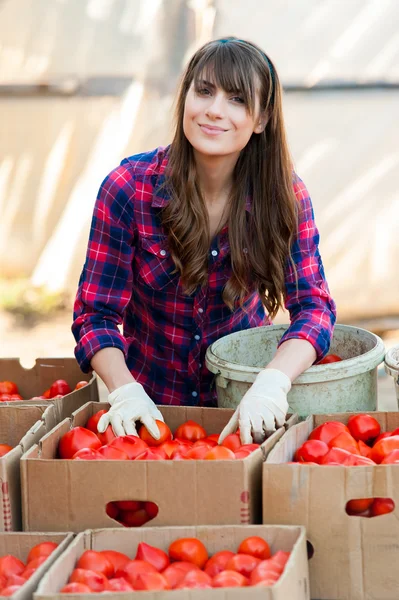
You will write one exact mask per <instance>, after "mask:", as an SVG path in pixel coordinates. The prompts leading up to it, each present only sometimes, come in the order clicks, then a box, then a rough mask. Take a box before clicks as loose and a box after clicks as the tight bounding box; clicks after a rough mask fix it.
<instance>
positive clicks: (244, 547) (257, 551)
mask: <svg viewBox="0 0 399 600" xmlns="http://www.w3.org/2000/svg"><path fill="white" fill-rule="evenodd" d="M237 553H239V554H250V555H251V556H255V558H261V559H262V560H265V559H266V558H270V554H271V552H270V546H269V544H268V543H267V542H266V540H264V539H263V538H261V537H259V536H257V535H253V536H251V537H247V538H245V540H243V541H242V542H241V544H240V545H239V546H238V550H237Z"/></svg>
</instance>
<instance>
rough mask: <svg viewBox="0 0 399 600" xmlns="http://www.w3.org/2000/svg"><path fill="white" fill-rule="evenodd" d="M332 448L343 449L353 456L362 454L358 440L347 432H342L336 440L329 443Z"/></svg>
mask: <svg viewBox="0 0 399 600" xmlns="http://www.w3.org/2000/svg"><path fill="white" fill-rule="evenodd" d="M328 446H329V447H330V448H342V449H343V450H347V451H348V452H351V453H352V454H358V455H359V454H360V451H359V447H358V445H357V442H356V440H355V439H354V438H353V437H352V436H351V434H350V433H348V432H347V431H341V433H339V434H338V435H337V436H335V438H333V439H332V440H330V441H329V442H328Z"/></svg>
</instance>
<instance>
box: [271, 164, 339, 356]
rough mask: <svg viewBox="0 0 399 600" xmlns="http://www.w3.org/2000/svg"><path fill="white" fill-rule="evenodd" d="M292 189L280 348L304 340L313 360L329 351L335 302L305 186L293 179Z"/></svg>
mask: <svg viewBox="0 0 399 600" xmlns="http://www.w3.org/2000/svg"><path fill="white" fill-rule="evenodd" d="M294 190H295V195H296V197H297V200H298V232H297V236H296V239H295V241H294V243H293V245H292V248H291V256H292V260H293V263H294V265H295V268H296V275H295V269H294V268H293V265H292V263H291V261H290V260H288V261H287V264H286V273H285V285H286V298H285V307H286V309H287V310H288V311H289V313H290V321H291V324H290V327H289V328H288V329H287V331H286V333H285V334H284V335H283V337H282V338H281V340H280V342H279V345H281V344H282V343H283V342H285V341H286V340H289V339H295V338H296V339H304V340H307V341H308V342H310V343H311V344H312V346H313V347H314V348H315V350H316V353H317V359H316V361H319V360H321V359H322V358H323V356H325V355H326V354H327V352H328V350H329V348H330V343H331V337H332V334H333V329H334V324H335V320H336V307H335V302H334V300H333V299H332V297H331V294H330V291H329V288H328V284H327V281H326V278H325V275H324V268H323V263H322V260H321V257H320V253H319V232H318V230H317V227H316V224H315V221H314V213H313V207H312V202H311V199H310V197H309V194H308V191H307V189H306V186H305V184H304V183H303V181H301V179H300V178H299V177H298V176H297V175H295V176H294Z"/></svg>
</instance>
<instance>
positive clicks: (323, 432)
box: [309, 421, 350, 445]
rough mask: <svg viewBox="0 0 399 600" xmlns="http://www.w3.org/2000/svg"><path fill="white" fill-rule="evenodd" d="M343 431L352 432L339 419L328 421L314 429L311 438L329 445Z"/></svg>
mask: <svg viewBox="0 0 399 600" xmlns="http://www.w3.org/2000/svg"><path fill="white" fill-rule="evenodd" d="M341 431H347V432H348V433H350V432H349V429H348V428H347V426H346V425H344V424H343V423H340V422H339V421H326V422H325V423H322V425H319V426H318V427H316V429H313V431H312V432H311V434H310V436H309V439H310V440H321V441H322V442H325V443H326V444H327V445H328V443H329V442H330V441H331V440H332V439H333V438H335V437H336V436H337V435H338V434H339V433H341Z"/></svg>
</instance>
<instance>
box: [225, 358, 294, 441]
mask: <svg viewBox="0 0 399 600" xmlns="http://www.w3.org/2000/svg"><path fill="white" fill-rule="evenodd" d="M290 389H291V380H290V378H289V377H288V376H287V375H285V374H284V373H283V372H282V371H279V370H278V369H263V370H262V371H261V372H260V373H259V374H258V375H257V377H256V379H255V381H254V383H253V384H252V385H251V387H250V388H249V390H248V391H247V393H246V394H245V395H244V397H243V398H242V400H241V402H240V404H239V405H238V408H237V409H236V411H235V413H234V415H233V416H232V417H231V419H230V421H229V422H228V423H227V425H226V427H225V428H224V429H223V431H222V433H221V434H220V436H219V444H221V443H222V442H223V440H224V439H225V438H226V437H227V436H228V435H229V434H230V433H235V432H236V431H237V428H238V427H239V428H240V437H241V443H242V444H251V443H252V439H253V441H254V442H256V443H258V444H261V443H262V442H263V441H264V440H265V438H266V437H267V436H268V435H270V434H271V433H273V431H276V425H277V427H282V426H283V425H284V423H285V419H286V416H287V411H288V402H287V394H288V392H289V391H290Z"/></svg>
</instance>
